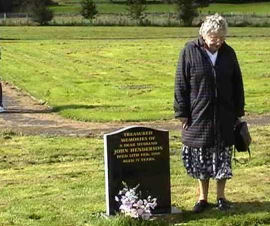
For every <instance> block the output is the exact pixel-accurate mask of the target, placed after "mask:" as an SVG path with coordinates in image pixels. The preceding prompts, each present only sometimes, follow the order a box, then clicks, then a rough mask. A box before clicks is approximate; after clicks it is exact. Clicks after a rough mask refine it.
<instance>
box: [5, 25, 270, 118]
mask: <svg viewBox="0 0 270 226" xmlns="http://www.w3.org/2000/svg"><path fill="white" fill-rule="evenodd" d="M197 31H198V28H157V27H124V28H123V27H2V28H1V34H2V35H1V37H2V39H3V40H2V41H1V43H0V44H1V46H2V62H1V64H2V65H1V76H2V77H3V79H4V80H6V81H9V82H11V83H13V84H15V85H16V86H18V87H20V88H22V89H24V90H26V91H27V92H29V93H30V94H31V95H33V96H35V97H36V98H38V99H41V100H43V101H46V102H47V103H48V104H49V105H50V106H52V107H53V109H54V111H56V112H58V113H59V114H61V115H62V116H65V117H69V118H74V119H77V120H82V121H147V120H157V119H164V120H166V119H172V118H173V110H172V102H173V89H174V74H175V68H176V63H177V60H178V54H179V51H180V49H181V48H183V46H184V44H185V42H186V41H188V40H190V39H193V38H194V37H196V36H197ZM269 31H270V30H269V28H242V29H241V28H231V29H230V35H231V37H229V38H228V41H227V42H228V43H229V44H230V45H231V46H232V47H233V48H234V49H235V50H236V52H237V55H238V59H239V62H240V65H241V68H242V71H243V77H244V83H245V91H246V103H247V105H246V110H247V112H248V113H266V112H270V104H269V103H270V99H269V97H270V89H269V84H270V83H269V80H270V76H269V69H270V66H269V62H268V58H269V55H270V51H269V50H270V47H268V46H269V45H268V43H269V37H268V35H269Z"/></svg>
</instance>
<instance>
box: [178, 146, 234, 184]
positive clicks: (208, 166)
mask: <svg viewBox="0 0 270 226" xmlns="http://www.w3.org/2000/svg"><path fill="white" fill-rule="evenodd" d="M231 159H232V147H231V146H230V147H224V146H219V147H213V148H192V147H189V146H185V145H184V146H183V148H182V160H183V163H184V166H185V168H186V170H187V174H188V175H190V176H191V177H193V178H196V179H200V180H206V179H209V178H212V179H216V180H221V179H230V178H231V177H232V167H231Z"/></svg>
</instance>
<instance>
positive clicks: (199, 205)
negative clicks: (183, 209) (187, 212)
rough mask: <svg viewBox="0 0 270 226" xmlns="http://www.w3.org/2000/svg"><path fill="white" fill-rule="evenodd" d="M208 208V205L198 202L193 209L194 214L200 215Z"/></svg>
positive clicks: (204, 202) (203, 201) (202, 201)
mask: <svg viewBox="0 0 270 226" xmlns="http://www.w3.org/2000/svg"><path fill="white" fill-rule="evenodd" d="M208 207H209V204H208V202H207V201H205V200H199V201H198V202H197V203H196V204H195V205H194V207H193V212H194V213H201V212H203V211H204V210H205V209H207V208H208Z"/></svg>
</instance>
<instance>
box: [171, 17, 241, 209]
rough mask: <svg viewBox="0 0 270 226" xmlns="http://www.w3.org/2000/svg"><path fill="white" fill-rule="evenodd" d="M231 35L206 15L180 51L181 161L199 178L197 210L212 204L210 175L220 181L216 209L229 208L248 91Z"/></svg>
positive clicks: (177, 113) (224, 25) (176, 107)
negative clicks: (238, 133) (230, 181)
mask: <svg viewBox="0 0 270 226" xmlns="http://www.w3.org/2000/svg"><path fill="white" fill-rule="evenodd" d="M226 34H227V22H226V20H225V19H224V18H223V17H222V16H219V15H218V14H215V15H212V16H208V17H206V19H205V21H204V22H203V23H202V25H201V28H200V31H199V38H198V39H197V40H194V41H191V42H189V43H187V44H186V46H185V48H184V49H183V50H182V51H181V54H180V58H179V63H178V67H177V72H176V78H175V100H174V110H175V117H176V118H178V119H180V121H181V122H182V142H183V148H182V159H183V163H184V166H185V168H186V170H187V173H188V175H190V176H192V177H193V178H196V179H198V182H199V198H198V200H197V202H196V204H195V206H194V208H193V210H194V212H196V213H199V212H202V211H204V210H205V209H207V208H208V207H209V204H208V201H207V198H208V188H209V179H210V178H212V179H215V180H216V182H217V208H218V209H220V210H227V209H229V208H230V204H229V202H228V201H227V200H226V198H225V192H224V191H225V184H226V180H227V179H230V178H231V177H232V168H231V157H232V145H233V143H234V136H233V128H234V126H235V124H236V123H237V121H238V120H239V118H240V117H241V116H243V115H244V89H243V82H242V75H241V71H240V68H239V64H238V61H237V58H236V54H235V52H234V50H233V49H232V48H231V47H230V46H229V45H227V44H226V43H225V38H226Z"/></svg>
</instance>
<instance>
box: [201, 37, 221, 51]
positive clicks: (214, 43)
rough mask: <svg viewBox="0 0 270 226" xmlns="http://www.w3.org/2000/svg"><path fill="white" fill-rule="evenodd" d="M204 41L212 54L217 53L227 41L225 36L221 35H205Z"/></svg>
mask: <svg viewBox="0 0 270 226" xmlns="http://www.w3.org/2000/svg"><path fill="white" fill-rule="evenodd" d="M203 39H204V41H205V44H206V45H207V49H208V50H209V51H210V52H211V53H215V52H216V51H217V50H218V49H219V48H220V47H221V45H222V44H223V42H224V41H225V36H224V35H222V34H221V33H208V34H206V35H203Z"/></svg>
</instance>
